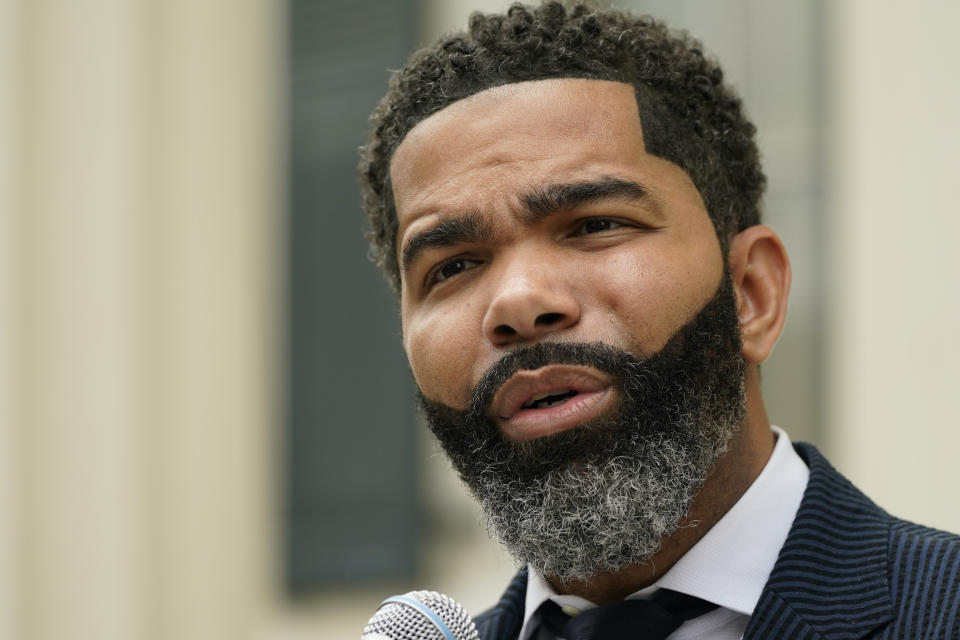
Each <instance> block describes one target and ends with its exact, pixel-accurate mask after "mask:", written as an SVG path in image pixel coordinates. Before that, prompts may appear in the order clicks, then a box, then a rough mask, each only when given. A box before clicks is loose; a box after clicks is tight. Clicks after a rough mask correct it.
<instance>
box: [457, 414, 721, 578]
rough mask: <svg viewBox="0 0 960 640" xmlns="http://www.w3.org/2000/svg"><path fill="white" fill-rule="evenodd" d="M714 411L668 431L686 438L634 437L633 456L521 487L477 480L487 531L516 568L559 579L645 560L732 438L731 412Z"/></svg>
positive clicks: (489, 477) (497, 478)
mask: <svg viewBox="0 0 960 640" xmlns="http://www.w3.org/2000/svg"><path fill="white" fill-rule="evenodd" d="M722 413H723V415H713V416H711V417H712V420H709V421H708V422H701V421H695V420H691V419H690V417H689V416H688V419H687V420H685V422H687V424H685V425H683V426H680V425H678V427H679V429H678V430H677V431H675V432H674V433H675V434H676V433H683V434H684V435H685V436H686V438H673V437H672V438H669V439H666V438H664V437H663V435H662V434H661V435H659V436H651V437H648V438H641V439H638V441H636V442H635V443H634V451H633V452H632V455H629V456H620V457H617V458H613V459H611V460H608V461H605V462H603V463H601V464H594V463H580V464H574V465H570V466H565V467H563V468H560V469H555V470H551V471H550V472H548V473H547V474H546V475H545V476H544V477H542V478H540V479H537V480H533V481H530V482H526V483H518V482H517V481H516V480H509V479H505V478H503V477H502V476H501V475H499V474H495V473H491V474H485V475H484V477H483V478H481V479H480V481H479V483H478V484H477V485H476V486H475V487H474V494H475V496H476V497H477V498H478V499H479V500H480V503H481V505H482V506H483V509H484V513H485V515H486V522H487V528H488V529H489V531H490V532H491V533H492V534H493V535H494V536H496V537H497V538H498V539H499V540H500V541H501V542H502V543H503V544H504V546H505V547H506V548H507V550H508V551H509V552H510V553H511V555H512V556H513V557H514V558H515V559H517V560H518V561H519V562H521V563H529V564H530V565H532V566H533V567H534V568H536V569H538V570H539V571H541V572H542V573H543V574H544V575H548V576H551V577H555V578H558V579H560V580H561V581H563V580H586V579H588V578H590V577H591V576H593V575H595V574H596V573H598V572H601V571H618V570H620V569H623V568H624V567H626V566H629V565H634V564H641V563H644V562H646V561H648V560H649V559H650V558H651V556H653V554H654V553H655V552H656V551H657V549H658V548H659V547H660V543H661V541H662V539H663V537H664V536H665V535H669V534H670V533H672V532H673V531H675V530H676V528H677V524H678V523H679V522H680V520H682V519H683V518H684V517H685V516H686V515H687V514H688V512H689V509H690V504H691V502H692V500H693V498H694V496H695V495H696V494H697V492H698V491H699V490H700V488H701V487H702V486H703V482H704V480H705V478H706V475H707V473H708V472H709V470H710V467H711V466H712V464H713V462H714V461H715V460H716V459H717V458H718V457H719V456H720V455H721V454H722V453H723V452H724V451H725V450H726V448H727V445H728V443H729V441H730V438H731V437H732V435H733V434H734V433H735V432H736V430H737V426H738V422H739V420H738V418H739V411H738V410H734V411H732V412H731V411H730V410H729V408H728V409H727V411H723V412H722ZM698 423H699V425H701V426H700V428H699V429H698V428H697V427H696V426H694V425H696V424H698ZM703 425H710V426H709V427H707V428H706V429H704V428H703ZM694 434H696V435H694ZM691 435H692V436H693V438H690V436H691ZM685 439H689V440H688V441H686V442H682V440H685ZM691 440H692V441H691Z"/></svg>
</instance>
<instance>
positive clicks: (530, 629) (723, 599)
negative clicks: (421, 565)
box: [519, 427, 810, 640]
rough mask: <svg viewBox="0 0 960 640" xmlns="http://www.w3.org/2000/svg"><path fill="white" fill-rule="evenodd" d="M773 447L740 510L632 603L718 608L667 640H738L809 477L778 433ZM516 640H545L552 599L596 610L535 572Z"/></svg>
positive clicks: (729, 514) (572, 611)
mask: <svg viewBox="0 0 960 640" xmlns="http://www.w3.org/2000/svg"><path fill="white" fill-rule="evenodd" d="M772 429H773V431H774V433H775V434H776V436H777V441H776V445H775V446H774V449H773V454H771V456H770V459H769V460H768V461H767V464H766V465H765V466H764V468H763V471H761V472H760V475H759V476H757V479H756V480H754V482H753V484H752V485H750V487H749V488H748V489H747V491H746V492H745V493H744V494H743V495H742V496H741V497H740V499H739V500H738V501H737V502H736V504H734V505H733V507H731V509H730V510H729V511H728V512H727V513H726V514H725V515H724V516H723V517H722V518H721V519H720V521H719V522H717V523H716V524H715V525H714V526H713V528H712V529H710V531H708V532H707V533H706V535H704V536H703V538H701V539H700V540H699V541H698V542H697V544H695V545H694V546H693V547H691V548H690V550H689V551H687V553H685V554H684V555H683V557H681V558H680V560H678V561H677V563H676V564H675V565H673V567H671V568H670V570H669V571H667V572H666V573H665V574H663V575H662V576H661V577H660V578H659V579H658V580H657V581H656V582H654V583H653V584H651V585H650V586H648V587H645V588H643V589H641V590H640V591H637V592H636V593H633V594H631V595H630V596H628V598H641V599H643V598H649V597H651V596H652V595H653V593H654V592H655V591H656V590H657V589H664V588H665V589H672V590H674V591H680V592H681V593H686V594H689V595H692V596H696V597H698V598H703V599H704V600H708V601H710V602H713V603H715V604H718V605H720V606H719V607H718V608H717V609H714V610H713V611H710V612H709V613H706V614H704V615H702V616H700V617H698V618H694V619H693V620H687V621H686V622H684V623H683V624H682V625H681V626H680V628H678V629H677V630H676V631H674V632H673V633H672V634H670V636H669V638H668V640H707V639H708V638H709V639H710V640H738V639H739V638H741V637H742V636H743V632H744V630H745V629H746V628H747V624H748V623H749V622H750V616H751V615H753V610H754V608H756V606H757V602H759V600H760V594H761V593H762V592H763V587H764V585H766V583H767V578H768V577H769V576H770V572H771V571H772V570H773V565H774V564H775V563H776V561H777V556H778V555H779V554H780V548H781V547H782V546H783V543H784V542H785V541H786V539H787V534H788V533H789V531H790V526H791V525H792V524H793V519H794V516H796V513H797V509H799V508H800V500H801V499H802V498H803V492H804V490H805V489H806V487H807V479H808V477H809V475H810V472H809V470H808V469H807V466H806V465H805V464H804V462H803V460H801V459H800V456H798V455H797V453H796V451H794V450H793V447H792V446H791V445H790V438H789V436H787V434H786V432H785V431H783V430H782V429H780V428H779V427H772ZM528 576H529V578H528V582H527V598H526V604H525V608H524V618H523V627H521V629H520V638H519V640H539V639H540V638H546V637H551V636H549V635H547V634H548V632H546V631H545V630H544V635H540V633H539V631H540V620H539V617H540V616H539V614H536V611H537V608H538V607H539V606H540V605H541V604H543V603H544V602H545V601H546V600H548V599H550V600H553V601H554V602H556V603H557V604H558V605H560V607H561V608H563V609H564V610H565V611H566V612H567V613H570V614H575V613H576V612H579V611H583V610H585V609H590V608H592V607H594V606H596V605H594V604H593V603H591V602H589V601H587V600H584V599H583V598H580V597H578V596H572V595H557V593H556V592H555V591H554V590H553V588H552V587H551V586H550V584H549V583H548V582H547V581H546V580H545V579H544V578H543V576H542V575H540V574H539V573H538V572H537V571H536V570H534V569H533V568H532V567H531V568H529V571H528Z"/></svg>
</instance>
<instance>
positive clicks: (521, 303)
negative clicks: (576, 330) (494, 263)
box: [483, 260, 580, 346]
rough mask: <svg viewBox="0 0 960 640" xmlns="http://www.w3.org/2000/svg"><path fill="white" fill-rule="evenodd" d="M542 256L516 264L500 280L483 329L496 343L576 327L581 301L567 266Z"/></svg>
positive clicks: (508, 343) (521, 339)
mask: <svg viewBox="0 0 960 640" xmlns="http://www.w3.org/2000/svg"><path fill="white" fill-rule="evenodd" d="M556 266H557V265H548V264H546V263H545V261H543V260H540V261H536V262H533V263H528V264H520V265H514V266H512V268H510V269H509V270H508V272H507V273H505V274H504V275H503V277H502V278H500V279H499V280H498V281H497V283H496V289H495V291H494V294H493V296H492V298H491V300H490V304H489V306H488V307H487V312H486V315H485V316H484V318H483V332H484V335H486V337H487V339H488V340H490V342H492V343H493V344H494V345H496V346H508V345H511V344H514V343H517V342H525V341H531V340H537V339H539V338H542V337H544V336H547V335H549V334H552V333H557V332H560V331H563V330H564V329H567V328H569V327H572V326H573V325H575V324H576V323H577V322H578V321H579V320H580V304H579V302H578V300H577V297H576V295H575V293H574V291H573V290H572V289H571V288H570V286H569V283H568V282H566V281H565V280H566V279H565V277H564V275H563V270H562V268H561V269H559V270H558V269H557V268H554V267H556Z"/></svg>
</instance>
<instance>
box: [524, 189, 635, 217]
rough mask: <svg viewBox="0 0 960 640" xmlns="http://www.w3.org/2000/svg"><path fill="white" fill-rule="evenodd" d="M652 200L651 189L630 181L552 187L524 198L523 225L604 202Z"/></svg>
mask: <svg viewBox="0 0 960 640" xmlns="http://www.w3.org/2000/svg"><path fill="white" fill-rule="evenodd" d="M609 199H621V200H651V196H650V193H649V192H648V191H647V189H646V188H645V187H644V186H643V185H641V184H639V183H637V182H632V181H630V180H622V179H620V178H600V179H599V180H589V181H583V182H574V183H568V184H552V185H547V186H545V187H541V188H538V189H536V190H534V191H531V192H530V193H528V194H526V195H524V196H522V197H521V198H520V201H521V202H522V203H523V214H522V215H523V222H524V223H525V224H527V225H535V224H537V223H538V222H541V221H543V220H544V219H546V218H548V217H550V216H551V215H553V214H554V213H556V212H558V211H568V210H571V209H577V208H579V207H583V206H586V205H588V204H592V203H595V202H597V201H600V200H609Z"/></svg>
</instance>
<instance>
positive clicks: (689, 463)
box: [361, 3, 960, 640]
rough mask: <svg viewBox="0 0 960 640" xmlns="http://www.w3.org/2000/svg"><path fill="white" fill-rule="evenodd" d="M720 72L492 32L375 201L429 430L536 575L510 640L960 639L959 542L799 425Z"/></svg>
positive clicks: (488, 626) (407, 119) (433, 96)
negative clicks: (774, 408) (795, 437)
mask: <svg viewBox="0 0 960 640" xmlns="http://www.w3.org/2000/svg"><path fill="white" fill-rule="evenodd" d="M753 135H754V127H753V125H752V124H750V123H749V122H748V121H747V120H746V118H745V116H744V114H743V112H742V109H741V105H740V101H739V99H738V98H737V97H736V96H735V95H734V94H733V92H732V91H731V90H730V89H729V88H728V87H726V86H725V85H724V84H723V81H722V73H721V71H720V69H719V67H718V66H717V65H716V64H715V63H713V62H711V61H709V60H707V59H706V58H704V56H703V54H702V53H701V50H700V47H699V44H698V43H696V42H695V41H693V40H691V39H689V38H687V37H685V36H680V35H675V34H671V33H669V32H668V31H667V30H666V29H665V28H664V27H663V26H662V25H659V24H657V23H655V22H653V21H651V20H648V19H638V18H634V17H632V16H629V15H627V14H623V13H619V12H615V11H598V10H592V9H589V8H586V7H574V8H573V9H571V10H569V11H566V10H564V8H563V7H562V6H561V5H559V4H558V3H545V4H543V5H541V6H539V7H537V8H534V9H529V8H524V7H521V6H519V5H515V6H514V7H512V8H511V9H510V10H509V11H508V13H507V14H506V15H491V16H479V15H474V16H473V17H472V18H471V23H470V29H469V33H464V34H456V35H453V36H449V37H447V38H444V39H443V40H441V41H440V42H439V43H438V44H437V45H435V46H434V47H432V48H429V49H426V50H423V51H420V52H418V53H417V54H415V55H414V56H413V58H412V59H411V60H410V61H409V62H408V64H407V65H406V66H405V67H404V68H403V69H401V70H400V71H399V72H398V73H397V74H396V75H395V76H394V78H393V80H392V81H391V86H390V90H389V92H388V93H387V95H386V96H385V97H384V99H383V101H382V102H381V104H380V105H379V106H378V108H377V110H376V111H375V112H374V114H373V130H372V132H371V136H370V140H369V142H368V144H367V146H366V147H365V148H364V151H363V158H362V162H361V175H362V177H363V182H364V190H365V193H364V197H365V207H366V209H367V212H368V214H369V218H370V223H371V231H370V236H369V237H370V240H371V247H372V250H373V255H374V256H375V257H376V259H377V261H378V263H379V264H380V266H381V267H382V268H383V270H384V271H385V273H386V275H387V277H388V279H389V280H390V282H391V283H392V284H393V285H394V287H395V289H396V290H397V292H398V293H399V295H400V301H401V317H402V323H403V343H404V347H405V349H406V352H407V355H408V358H409V361H410V366H411V370H412V371H413V374H414V378H415V380H416V383H417V385H418V389H419V397H420V403H421V406H422V408H423V410H424V413H425V415H426V417H427V419H428V421H429V424H430V427H431V429H432V430H433V431H434V433H435V434H436V436H437V437H438V439H439V440H440V442H441V444H442V446H443V447H444V449H445V450H446V452H447V453H448V454H449V456H450V458H451V460H452V461H453V464H454V466H455V468H456V469H457V471H458V472H459V474H460V476H461V477H462V478H463V480H464V482H465V483H466V484H467V485H468V487H469V488H470V490H471V492H472V493H473V494H474V495H475V496H476V497H477V499H478V500H479V501H480V502H481V504H482V505H483V508H484V511H485V513H486V516H487V519H488V522H489V525H490V528H491V530H492V531H493V533H495V534H496V535H497V536H498V537H499V539H500V540H501V541H502V542H503V543H504V544H505V545H506V547H507V548H508V550H509V551H510V552H511V553H512V554H513V555H514V556H515V557H516V558H517V560H518V561H519V562H520V563H521V564H522V565H524V568H523V569H522V570H521V572H520V573H519V574H518V576H517V577H516V578H515V580H514V581H513V583H512V584H511V585H510V587H509V588H508V590H507V592H506V593H505V595H504V596H503V598H502V599H501V601H500V602H499V604H497V605H496V606H495V607H494V608H493V609H491V610H490V611H488V612H486V613H484V614H483V615H481V616H480V617H479V618H478V620H477V623H478V627H479V628H480V631H481V636H482V637H484V638H520V639H521V640H527V639H546V638H566V639H567V640H571V639H573V638H617V637H624V638H627V637H633V638H635V637H644V638H665V637H670V638H674V639H678V638H739V637H746V638H785V637H790V638H861V637H867V636H869V637H878V638H950V637H960V621H958V620H957V618H958V615H957V613H958V609H960V590H958V584H960V540H958V538H956V537H955V536H952V535H950V534H946V533H942V532H937V531H934V530H930V529H926V528H922V527H919V526H916V525H913V524H910V523H907V522H904V521H901V520H897V519H895V518H892V517H890V516H888V515H887V514H886V513H885V512H883V511H882V510H881V509H880V508H878V507H877V506H875V505H874V504H873V503H871V502H870V501H869V500H868V499H867V498H866V497H865V496H863V495H862V494H861V493H859V492H858V491H857V490H856V489H855V488H854V487H853V486H852V485H851V484H849V482H847V481H846V480H845V479H844V478H842V477H841V476H840V475H839V474H838V473H837V472H836V471H835V470H833V469H832V468H831V467H830V466H829V464H828V463H827V462H826V461H825V460H824V459H823V458H822V457H821V456H820V454H819V453H818V452H817V451H816V450H815V449H814V448H813V447H811V446H809V445H796V446H792V445H791V443H790V441H789V438H788V436H787V434H786V433H785V432H783V431H782V430H779V429H777V428H775V427H771V425H770V422H769V420H768V418H767V415H766V411H765V409H764V403H763V397H762V393H761V385H760V374H759V366H760V363H761V362H763V361H764V359H765V358H766V357H767V356H768V355H769V354H770V352H771V350H772V348H773V345H774V343H775V342H776V340H777V338H778V336H779V334H780V331H781V329H782V327H783V323H784V319H785V315H786V305H787V295H788V290H789V286H790V265H789V260H788V258H787V254H786V250H785V249H784V246H783V244H782V242H781V241H780V239H779V238H778V237H777V235H776V233H775V232H774V231H773V230H771V229H770V228H768V227H766V226H764V225H762V224H760V199H761V196H762V192H763V188H764V176H763V173H762V171H761V168H760V164H759V159H758V154H757V150H756V146H755V142H754V139H753Z"/></svg>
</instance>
